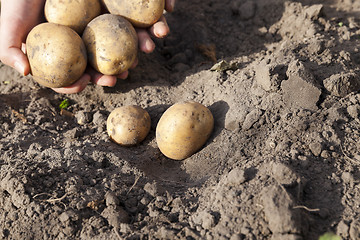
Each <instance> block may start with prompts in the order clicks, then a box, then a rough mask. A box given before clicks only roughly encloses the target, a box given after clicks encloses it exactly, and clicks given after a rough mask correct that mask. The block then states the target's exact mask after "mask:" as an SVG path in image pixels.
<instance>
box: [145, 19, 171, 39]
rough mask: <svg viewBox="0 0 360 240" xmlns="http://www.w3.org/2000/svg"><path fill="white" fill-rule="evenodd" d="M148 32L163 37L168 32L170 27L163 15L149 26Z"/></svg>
mask: <svg viewBox="0 0 360 240" xmlns="http://www.w3.org/2000/svg"><path fill="white" fill-rule="evenodd" d="M150 32H151V34H152V35H154V36H155V37H158V38H164V37H165V36H166V35H168V34H169V33H170V28H169V26H168V24H167V22H166V19H165V17H164V16H162V17H161V18H160V19H159V21H158V22H156V23H155V24H154V25H153V26H152V27H151V28H150Z"/></svg>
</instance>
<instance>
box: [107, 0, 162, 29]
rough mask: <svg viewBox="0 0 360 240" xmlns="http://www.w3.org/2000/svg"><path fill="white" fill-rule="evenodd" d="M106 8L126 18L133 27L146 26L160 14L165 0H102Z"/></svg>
mask: <svg viewBox="0 0 360 240" xmlns="http://www.w3.org/2000/svg"><path fill="white" fill-rule="evenodd" d="M102 1H103V3H104V5H105V7H106V8H107V10H108V11H109V12H110V13H112V14H115V15H120V16H123V17H125V18H126V19H128V20H129V21H130V22H131V23H132V24H133V25H134V26H135V27H141V28H146V27H150V26H151V25H153V24H154V23H156V22H157V21H158V20H159V18H160V17H161V16H162V14H163V11H164V7H165V0H146V1H144V0H102Z"/></svg>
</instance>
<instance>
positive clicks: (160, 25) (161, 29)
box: [53, 0, 175, 93]
mask: <svg viewBox="0 0 360 240" xmlns="http://www.w3.org/2000/svg"><path fill="white" fill-rule="evenodd" d="M174 6H175V0H165V10H166V11H167V12H172V11H173V10H174ZM136 32H137V35H138V41H139V48H140V50H141V51H143V52H145V53H151V52H152V51H154V49H155V43H154V42H153V40H152V39H151V35H152V36H154V37H157V38H163V37H165V36H166V35H168V34H169V32H170V29H169V26H168V24H167V22H166V19H165V17H164V16H162V17H161V18H160V19H159V21H158V22H156V23H155V24H154V25H153V26H151V27H150V28H148V29H143V28H138V29H136ZM137 63H138V62H137V60H136V61H135V62H134V64H133V66H132V67H131V68H135V67H136V65H137ZM128 74H129V73H128V71H126V72H123V73H121V74H120V75H118V76H108V75H102V74H100V73H98V72H96V71H95V70H94V69H92V68H88V70H87V73H86V74H84V76H83V77H82V78H80V79H79V80H78V81H77V82H75V83H74V84H73V85H71V86H68V87H65V88H53V90H54V91H56V92H58V93H77V92H81V91H82V90H83V89H84V88H85V87H86V85H87V84H88V82H89V81H92V82H93V83H95V84H97V85H100V86H107V87H113V86H115V84H116V81H117V78H120V79H126V78H127V76H128Z"/></svg>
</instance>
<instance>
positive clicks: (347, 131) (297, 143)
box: [0, 0, 360, 240]
mask: <svg viewBox="0 0 360 240" xmlns="http://www.w3.org/2000/svg"><path fill="white" fill-rule="evenodd" d="M167 19H168V22H169V25H170V26H171V30H172V32H171V34H170V35H169V36H168V37H167V38H166V39H163V40H156V44H157V48H156V51H155V52H154V53H152V54H150V55H145V54H140V56H139V59H140V64H139V66H138V67H137V68H136V69H134V70H132V71H131V73H130V77H129V79H128V80H126V81H119V82H118V84H117V86H116V87H114V88H104V87H99V86H94V85H89V86H88V87H87V88H86V90H85V91H83V92H82V93H80V94H74V95H68V96H66V95H61V94H56V93H55V92H53V91H52V90H49V89H45V88H42V87H40V86H39V85H38V84H36V83H35V82H34V81H33V80H32V79H31V78H30V77H21V76H19V75H18V74H17V73H16V72H15V71H13V70H12V69H10V68H9V67H7V66H3V65H1V67H0V121H1V125H0V136H1V139H0V152H1V154H0V206H1V207H0V229H1V232H0V236H1V238H2V239H123V238H124V239H231V240H236V239H318V237H319V236H320V235H322V234H324V233H326V232H334V233H336V234H337V235H339V236H341V237H342V238H343V239H353V240H355V239H360V220H359V219H360V215H359V214H360V211H359V209H360V181H359V180H360V171H359V166H360V141H359V137H360V94H359V90H360V52H359V47H360V1H357V0H297V1H282V0H192V1H189V0H179V1H178V2H177V8H176V11H175V12H174V13H172V14H169V15H168V16H167ZM221 60H224V61H226V62H227V63H228V64H226V62H223V63H222V66H221V67H218V68H217V70H215V71H212V70H210V69H211V68H212V67H213V65H214V63H215V61H216V62H220V61H221ZM65 98H68V99H69V101H70V107H69V108H68V109H67V111H63V112H60V110H59V107H58V106H59V104H60V103H61V101H62V100H64V99H65ZM184 100H194V101H197V102H200V103H202V104H204V105H206V106H208V107H209V109H210V110H211V111H212V113H213V115H214V118H215V129H214V131H213V134H212V136H211V137H210V139H209V140H208V141H207V143H206V145H205V146H204V147H203V148H202V149H201V150H200V151H198V152H197V153H195V154H194V155H193V156H191V157H189V158H188V159H186V160H184V161H173V160H170V159H167V158H166V157H164V156H163V155H162V154H161V152H160V151H159V150H158V148H157V145H156V139H155V128H156V124H157V122H158V120H159V118H160V116H161V115H162V113H163V112H164V111H165V110H166V109H167V108H168V107H169V106H170V105H172V104H174V103H176V102H180V101H184ZM130 104H131V105H139V106H141V107H143V108H145V109H146V110H147V111H148V112H149V114H150V116H151V118H152V129H151V131H150V134H149V135H148V137H147V138H146V139H145V141H144V142H142V143H141V144H140V145H138V146H135V147H128V148H126V147H121V146H119V145H116V144H115V143H113V142H111V141H110V140H109V137H108V136H107V133H106V128H105V124H106V118H107V116H108V114H109V113H110V112H111V111H112V110H113V109H114V108H115V107H119V106H123V105H130Z"/></svg>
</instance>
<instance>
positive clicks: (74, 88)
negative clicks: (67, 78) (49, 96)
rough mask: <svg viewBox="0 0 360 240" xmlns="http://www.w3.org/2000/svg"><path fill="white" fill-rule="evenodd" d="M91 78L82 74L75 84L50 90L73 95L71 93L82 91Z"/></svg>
mask: <svg viewBox="0 0 360 240" xmlns="http://www.w3.org/2000/svg"><path fill="white" fill-rule="evenodd" d="M90 80H91V77H90V75H89V74H84V75H83V76H82V77H81V78H80V79H79V80H77V81H76V82H75V83H73V84H72V85H70V86H67V87H62V88H52V90H54V91H55V92H57V93H62V94H73V93H79V92H81V91H83V90H84V89H85V88H86V86H87V85H88V83H89V82H90Z"/></svg>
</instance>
